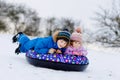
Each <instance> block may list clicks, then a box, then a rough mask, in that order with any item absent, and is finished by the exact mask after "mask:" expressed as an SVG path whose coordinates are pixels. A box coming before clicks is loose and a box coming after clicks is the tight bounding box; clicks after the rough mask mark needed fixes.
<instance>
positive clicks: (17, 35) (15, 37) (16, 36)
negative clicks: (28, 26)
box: [12, 32, 23, 43]
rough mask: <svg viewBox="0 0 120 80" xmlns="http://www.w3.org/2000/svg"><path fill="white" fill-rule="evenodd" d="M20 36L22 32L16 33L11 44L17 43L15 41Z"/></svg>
mask: <svg viewBox="0 0 120 80" xmlns="http://www.w3.org/2000/svg"><path fill="white" fill-rule="evenodd" d="M21 34H23V33H22V32H19V33H17V34H16V35H15V36H13V38H12V42H13V43H15V42H17V41H18V38H19V36H20V35H21Z"/></svg>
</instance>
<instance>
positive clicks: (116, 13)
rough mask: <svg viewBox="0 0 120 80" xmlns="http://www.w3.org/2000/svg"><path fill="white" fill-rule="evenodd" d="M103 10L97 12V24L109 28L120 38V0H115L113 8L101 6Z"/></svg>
mask: <svg viewBox="0 0 120 80" xmlns="http://www.w3.org/2000/svg"><path fill="white" fill-rule="evenodd" d="M100 10H101V12H96V18H95V20H96V21H97V22H98V23H97V26H100V27H102V28H105V27H107V28H109V29H110V30H112V31H113V32H114V33H115V35H116V36H117V38H120V0H113V2H112V8H111V9H104V8H101V7H100Z"/></svg>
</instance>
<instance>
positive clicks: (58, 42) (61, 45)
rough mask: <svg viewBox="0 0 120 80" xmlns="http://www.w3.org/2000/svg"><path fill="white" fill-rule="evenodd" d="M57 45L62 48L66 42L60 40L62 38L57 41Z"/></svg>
mask: <svg viewBox="0 0 120 80" xmlns="http://www.w3.org/2000/svg"><path fill="white" fill-rule="evenodd" d="M57 45H58V47H59V48H64V47H65V46H66V45H67V42H66V41H64V40H62V39H59V40H58V41H57Z"/></svg>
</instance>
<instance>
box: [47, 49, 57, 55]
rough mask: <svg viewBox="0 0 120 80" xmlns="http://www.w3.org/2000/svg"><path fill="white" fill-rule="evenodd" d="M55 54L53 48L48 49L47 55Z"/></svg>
mask: <svg viewBox="0 0 120 80" xmlns="http://www.w3.org/2000/svg"><path fill="white" fill-rule="evenodd" d="M55 52H56V50H55V49H53V48H50V49H49V51H48V53H51V54H52V53H55Z"/></svg>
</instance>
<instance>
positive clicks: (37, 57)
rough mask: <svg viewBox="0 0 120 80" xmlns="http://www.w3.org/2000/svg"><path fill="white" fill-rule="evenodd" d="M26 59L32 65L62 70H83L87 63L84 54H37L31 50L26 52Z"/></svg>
mask: <svg viewBox="0 0 120 80" xmlns="http://www.w3.org/2000/svg"><path fill="white" fill-rule="evenodd" d="M26 59H27V61H28V62H29V63H30V64H32V65H34V66H39V67H45V68H51V69H55V70H64V71H84V70H85V69H86V68H87V66H88V64H89V61H88V59H87V57H85V56H73V55H62V54H37V53H36V52H34V51H31V50H29V51H28V52H27V53H26Z"/></svg>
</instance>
